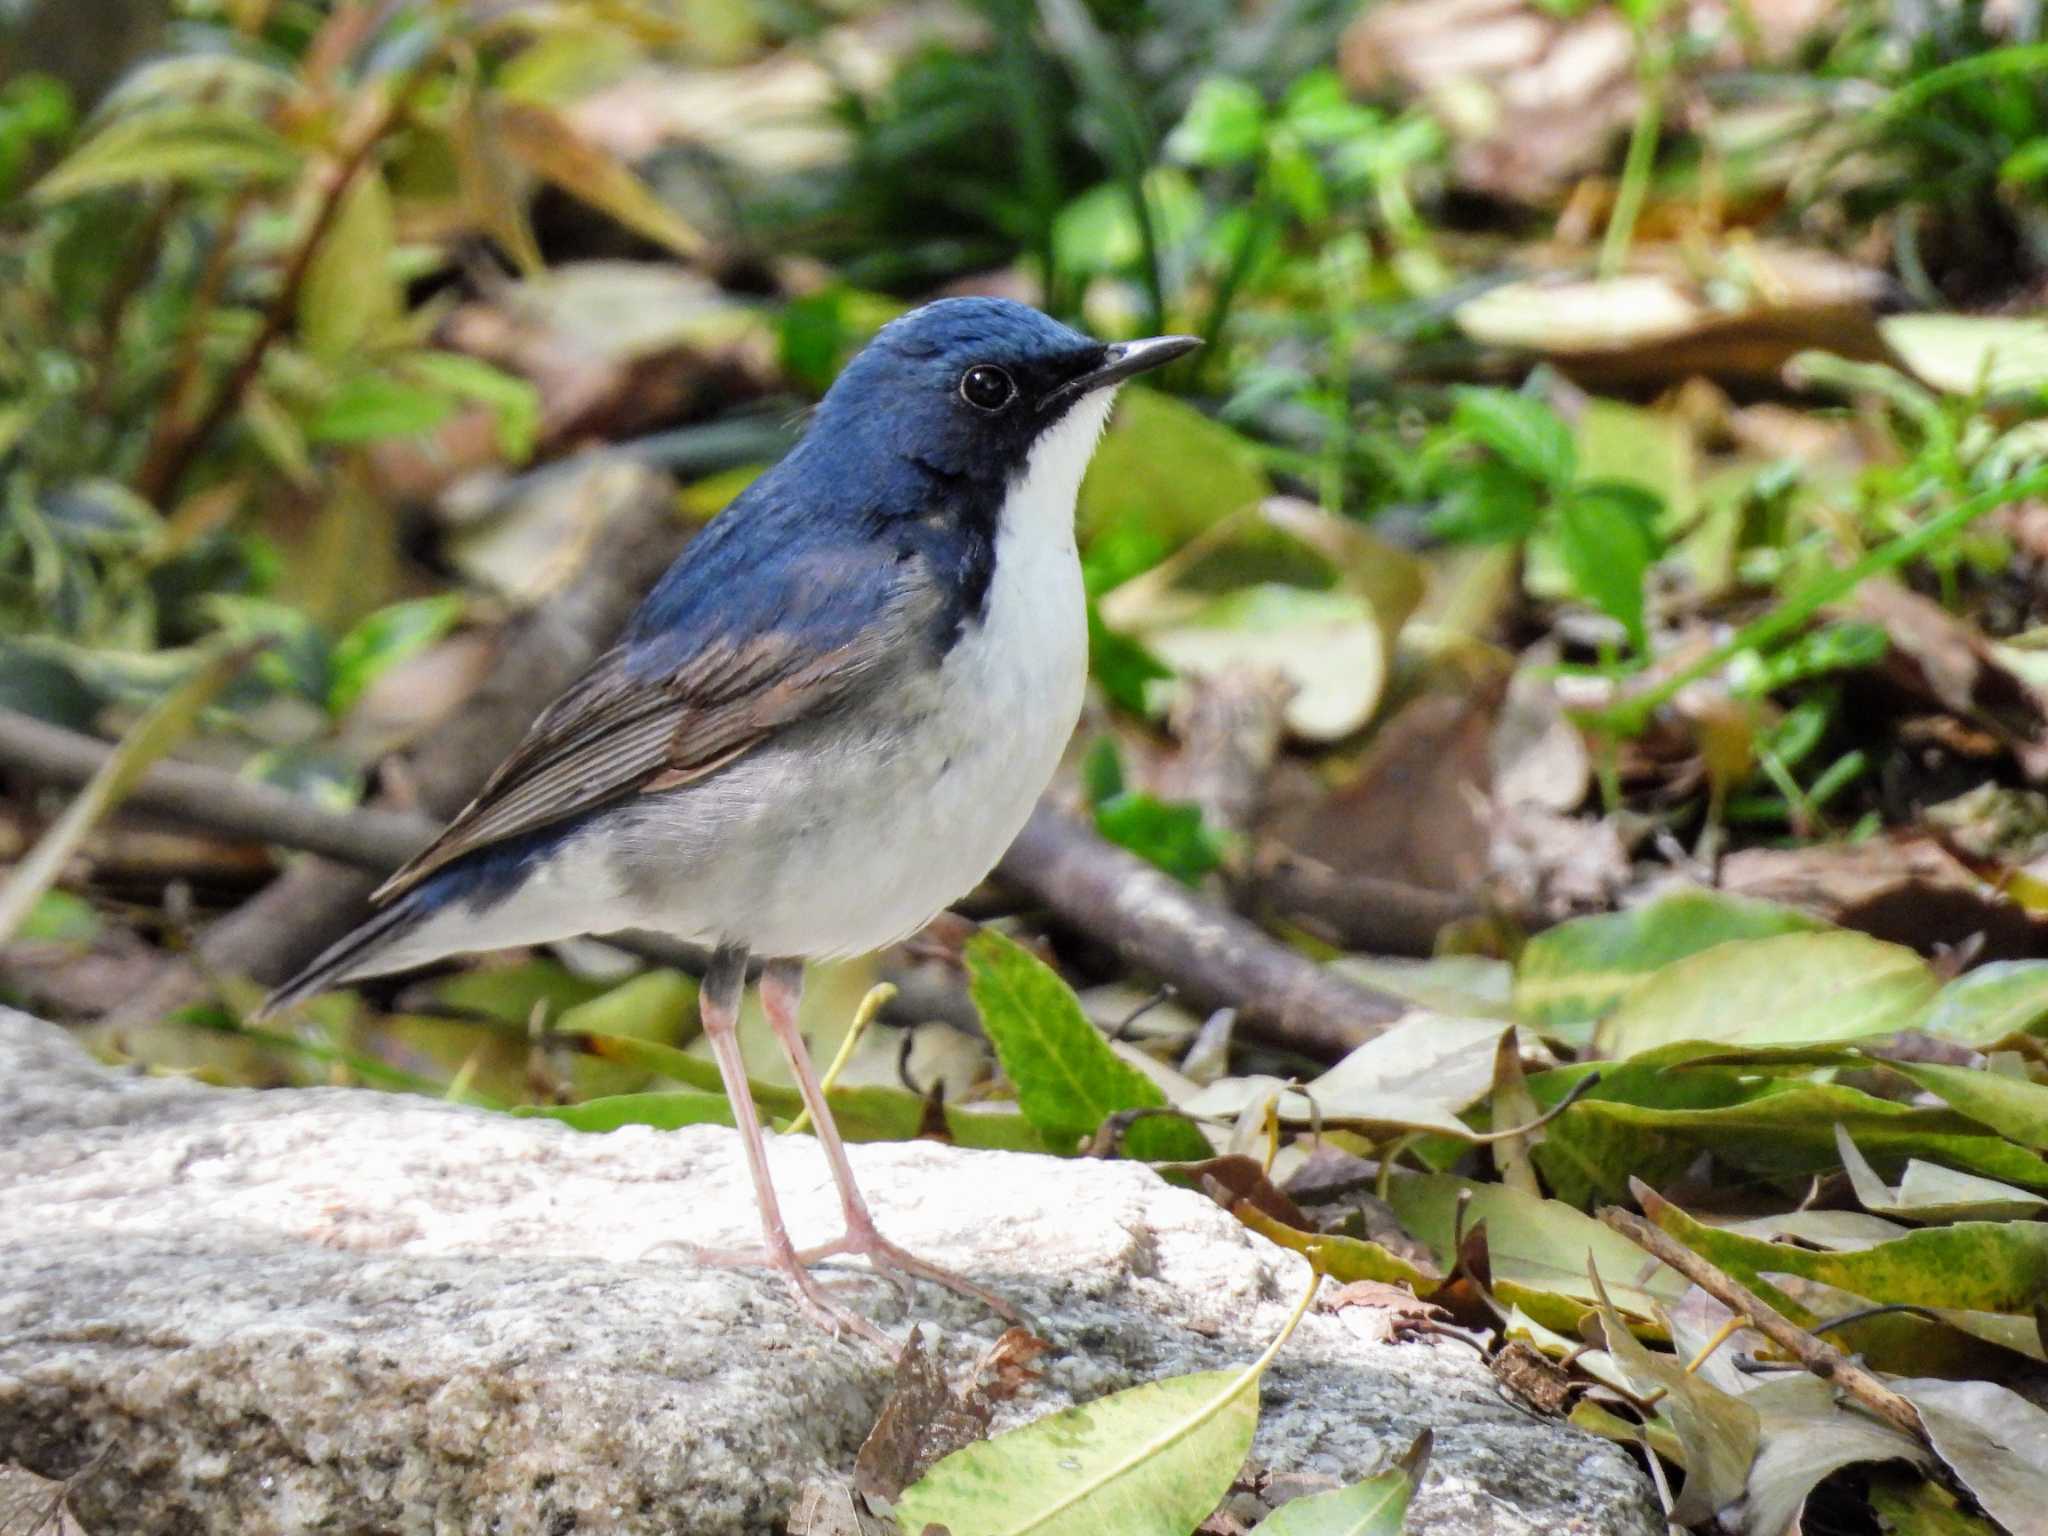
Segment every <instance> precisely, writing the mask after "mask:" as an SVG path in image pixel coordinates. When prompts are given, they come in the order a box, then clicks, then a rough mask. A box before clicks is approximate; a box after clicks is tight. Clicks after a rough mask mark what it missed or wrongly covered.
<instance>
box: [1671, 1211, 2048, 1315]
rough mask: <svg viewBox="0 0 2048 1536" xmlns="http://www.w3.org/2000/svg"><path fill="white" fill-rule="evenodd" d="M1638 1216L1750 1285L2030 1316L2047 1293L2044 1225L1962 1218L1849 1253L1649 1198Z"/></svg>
mask: <svg viewBox="0 0 2048 1536" xmlns="http://www.w3.org/2000/svg"><path fill="white" fill-rule="evenodd" d="M1643 1211H1644V1214H1645V1215H1647V1216H1648V1217H1649V1218H1650V1219H1651V1220H1652V1221H1654V1222H1656V1224H1657V1225H1658V1226H1660V1227H1662V1228H1663V1229H1664V1230H1665V1231H1666V1232H1669V1233H1670V1234H1671V1235H1672V1236H1673V1237H1675V1238H1677V1239H1678V1240H1679V1241H1680V1242H1682V1243H1684V1244H1685V1245H1686V1246H1687V1247H1688V1248H1690V1249H1692V1250H1693V1252H1695V1253H1697V1254H1699V1255H1700V1256H1701V1257H1703V1258H1706V1259H1709V1260H1711V1261H1712V1262H1714V1263H1715V1264H1717V1265H1719V1266H1720V1267H1721V1268H1722V1269H1725V1270H1727V1271H1728V1273H1729V1274H1731V1275H1733V1276H1735V1278H1736V1279H1738V1280H1741V1281H1743V1282H1744V1283H1745V1284H1748V1285H1751V1286H1758V1285H1768V1284H1769V1282H1768V1281H1765V1280H1764V1279H1763V1277H1764V1276H1766V1275H1771V1274H1781V1275H1796V1276H1798V1277H1799V1278H1800V1279H1803V1280H1815V1281H1818V1282H1820V1283H1821V1284H1822V1285H1831V1286H1835V1287H1837V1288H1838V1289H1840V1290H1844V1291H1852V1292H1854V1293H1855V1294H1856V1295H1858V1296H1862V1297H1866V1298H1868V1299H1869V1300H1871V1301H1874V1302H1879V1303H1894V1302H1895V1303H1899V1304H1901V1305H1907V1306H1923V1307H1940V1308H1945V1309H1952V1310H1955V1311H1967V1312H2013V1313H2022V1314H2026V1315H2029V1316H2031V1315H2032V1313H2033V1310H2034V1306H2035V1303H2036V1302H2037V1301H2038V1300H2039V1299H2040V1297H2041V1296H2042V1295H2043V1294H2044V1292H2048V1225H2044V1224H2042V1223H2040V1222H2031V1221H1964V1222H1957V1223H1956V1224H1955V1225H1953V1226H1947V1227H1926V1228H1923V1229H1921V1230H1920V1231H1918V1232H1909V1233H1908V1234H1907V1235H1906V1236H1904V1237H1901V1238H1896V1239H1894V1240H1893V1241H1891V1242H1888V1243H1878V1244H1876V1245H1875V1246H1873V1247H1869V1248H1862V1249H1858V1250H1856V1251H1855V1252H1852V1253H1819V1252H1815V1251H1814V1250H1813V1249H1811V1248H1802V1247H1798V1246H1796V1245H1794V1244H1790V1243H1769V1242H1764V1241H1762V1240H1761V1239H1759V1238H1754V1237H1744V1236H1742V1235H1740V1234H1739V1233H1735V1232H1729V1231H1725V1230H1723V1229H1721V1228H1718V1227H1710V1226H1708V1225H1706V1224H1705V1223H1704V1222H1700V1221H1696V1220H1694V1219H1693V1218H1692V1217H1691V1216H1688V1215H1687V1214H1686V1213H1685V1212H1684V1211H1681V1210H1680V1209H1679V1208H1678V1207H1677V1206H1675V1205H1673V1204H1671V1203H1670V1202H1669V1201H1667V1200H1662V1199H1659V1198H1658V1197H1657V1196H1655V1195H1654V1194H1653V1195H1649V1196H1648V1198H1647V1199H1646V1200H1645V1202H1644V1205H1643Z"/></svg>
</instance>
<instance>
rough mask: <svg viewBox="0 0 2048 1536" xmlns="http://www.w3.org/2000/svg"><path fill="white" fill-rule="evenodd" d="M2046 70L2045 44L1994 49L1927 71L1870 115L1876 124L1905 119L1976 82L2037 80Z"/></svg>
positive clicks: (1901, 88)
mask: <svg viewBox="0 0 2048 1536" xmlns="http://www.w3.org/2000/svg"><path fill="white" fill-rule="evenodd" d="M2044 70H2048V43H2029V44H2027V45H2025V46H2023V47H2017V48H1995V49H1993V50H1992V51H1991V52H1989V53H1980V54H1976V55H1973V56H1972V57H1970V58H1967V59H1958V60H1956V61H1955V62H1954V63H1953V64H1944V65H1942V66H1941V68H1939V69H1930V70H1929V71H1928V72H1927V73H1926V74H1924V75H1922V76H1920V77H1919V78H1918V79H1916V80H1910V81H1908V82H1907V83H1906V84H1904V85H1902V86H1900V87H1899V88H1898V89H1897V90H1896V91H1893V92H1892V94H1891V95H1890V96H1888V97H1886V98H1885V100H1884V102H1883V104H1882V105H1880V106H1879V107H1878V109H1877V111H1876V113H1875V114H1874V116H1875V118H1876V120H1877V121H1878V122H1884V121H1885V120H1887V119H1889V118H1894V117H1905V116H1907V115H1909V114H1911V113H1914V112H1917V111H1919V110H1920V109H1921V108H1922V107H1924V106H1926V105H1927V103H1928V102H1930V101H1932V100H1933V99H1934V98H1935V97H1936V96H1940V95H1942V94H1943V93H1945V92H1948V91H1952V90H1954V89H1955V88H1956V87H1957V86H1959V85H1970V84H1972V83H1974V82H1975V81H1978V80H1995V79H1997V78H1998V77H1999V76H2001V75H2019V76H2021V77H2023V78H2026V77H2034V76H2038V75H2039V74H2040V73H2041V72H2042V71H2044Z"/></svg>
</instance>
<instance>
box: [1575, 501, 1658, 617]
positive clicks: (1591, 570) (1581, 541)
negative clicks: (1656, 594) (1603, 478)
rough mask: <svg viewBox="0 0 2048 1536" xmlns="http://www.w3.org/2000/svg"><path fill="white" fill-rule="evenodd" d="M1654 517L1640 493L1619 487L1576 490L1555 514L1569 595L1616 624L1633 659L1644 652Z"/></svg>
mask: <svg viewBox="0 0 2048 1536" xmlns="http://www.w3.org/2000/svg"><path fill="white" fill-rule="evenodd" d="M1654 515H1655V514H1654V509H1652V510H1651V511H1650V512H1649V514H1648V515H1646V513H1645V506H1644V496H1643V493H1642V492H1640V491H1637V490H1634V489H1633V488H1631V487H1628V486H1621V485H1588V486H1581V487H1580V488H1579V489H1578V490H1576V491H1573V492H1572V493H1571V495H1570V496H1569V497H1567V498H1566V500H1565V502H1564V504H1563V506H1562V507H1560V508H1559V511H1558V524H1557V552H1558V558H1559V559H1560V560H1562V561H1563V563H1564V569H1565V574H1566V575H1567V576H1569V577H1570V578H1571V584H1572V590H1573V591H1574V592H1575V593H1577V594H1578V595H1579V596H1580V597H1581V598H1584V599H1585V600H1586V601H1587V602H1589V603H1591V604H1593V606H1594V607H1596V608H1598V609H1600V610H1601V611H1602V612H1604V613H1606V614H1607V615H1608V616H1609V617H1610V618H1613V619H1616V620H1618V621H1619V622H1620V623H1621V626H1622V628H1624V629H1626V630H1627V631H1628V638H1629V643H1630V644H1631V645H1633V646H1634V647H1635V649H1636V651H1637V653H1638V654H1641V653H1642V652H1643V651H1645V650H1646V649H1647V648H1648V646H1649V636H1648V634H1647V633H1646V632H1645V630H1644V628H1643V581H1644V578H1645V577H1647V576H1648V575H1649V572H1650V567H1651V565H1653V564H1654V563H1655V562H1656V558H1657V543H1656V537H1655V535H1654V534H1653V533H1652V532H1651V524H1650V518H1651V517H1653V516H1654Z"/></svg>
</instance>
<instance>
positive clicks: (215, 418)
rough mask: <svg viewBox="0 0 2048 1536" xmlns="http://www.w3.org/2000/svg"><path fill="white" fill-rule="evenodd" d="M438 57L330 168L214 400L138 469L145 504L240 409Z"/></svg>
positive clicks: (166, 489)
mask: <svg viewBox="0 0 2048 1536" xmlns="http://www.w3.org/2000/svg"><path fill="white" fill-rule="evenodd" d="M438 58H439V55H438V54H437V53H436V54H430V55H429V56H428V58H427V59H426V60H423V61H422V62H421V64H420V65H418V66H417V67H415V68H414V70H413V71H412V73H411V74H410V75H409V76H407V78H406V80H405V83H404V84H403V85H401V86H400V87H399V89H398V90H397V91H396V92H395V93H394V94H393V95H392V97H391V99H390V101H388V102H387V103H385V105H384V106H383V107H382V108H381V109H380V110H379V111H378V112H377V114H376V115H375V116H374V117H373V118H372V119H371V120H370V123H369V126H368V127H366V128H365V129H363V131H362V132H361V133H359V134H358V135H357V137H356V140H355V142H354V143H353V144H351V145H350V146H349V147H348V149H347V150H346V151H345V152H344V153H343V155H342V156H341V158H340V160H339V161H338V162H337V163H336V164H335V166H334V169H333V170H332V171H331V172H330V173H329V175H328V179H327V184H326V186H325V187H323V188H322V189H321V195H320V202H319V204H318V206H317V207H316V208H315V209H314V211H313V222H312V224H311V225H310V226H308V228H307V230H306V233H305V236H304V238H303V239H301V240H300V241H299V243H298V246H297V247H296V248H295V249H294V250H293V251H292V255H291V260H290V262H289V263H288V264H287V265H286V267H285V271H284V277H283V278H282V280H281V281H280V282H279V283H278V285H277V293H276V295H275V296H274V297H273V298H272V299H271V301H270V307H269V308H268V309H267V310H265V311H264V313H263V323H262V325H260V326H259V327H258V328H257V331H256V334H255V335H254V336H252V337H251V338H250V339H249V345H248V346H247V347H245V348H244V349H243V351H242V355H241V357H240V358H239V359H238V360H237V361H236V363H235V366H234V367H233V368H232V369H231V370H230V371H229V373H228V376H227V379H226V380H225V381H224V382H223V383H222V385H221V387H220V389H219V390H218V392H216V393H215V395H214V397H213V403H212V404H211V405H209V406H208V407H207V408H206V411H205V413H204V414H203V415H202V416H201V417H200V418H199V420H198V422H197V423H196V424H195V425H194V426H193V427H192V429H191V430H190V431H188V432H184V433H182V434H180V435H178V436H177V437H175V438H173V439H172V440H171V441H170V442H169V443H168V444H167V445H165V446H164V448H163V449H162V451H161V453H159V454H156V455H153V456H152V458H151V459H150V461H149V462H148V463H146V464H144V466H143V471H142V473H141V474H140V475H138V476H137V479H136V489H137V490H138V491H139V492H140V493H141V494H142V495H143V496H144V497H146V498H147V499H148V500H150V501H152V502H158V503H161V501H162V500H163V499H164V498H165V497H167V496H169V495H170V494H171V493H172V492H174V491H175V490H176V489H177V487H178V482H179V481H180V480H182V479H183V478H184V475H185V471H186V470H187V469H189V468H191V466H192V462H193V460H194V459H196V458H197V457H198V456H199V454H200V453H201V451H202V450H204V449H205V447H206V445H207V444H208V443H209V442H211V441H212V440H213V436H214V434H215V433H216V432H218V431H219V430H220V429H221V427H222V426H224V425H225V424H226V422H227V420H228V418H229V417H230V416H232V415H234V413H235V412H236V411H237V410H239V409H240V408H241V404H242V397H243V396H244V395H246V394H247V393H248V391H249V386H250V385H251V384H253V383H255V381H256V375H257V373H258V372H260V371H261V369H262V367H263V359H264V358H265V357H267V356H268V355H269V353H270V349H271V347H272V346H273V345H274V344H275V343H276V342H277V340H278V338H279V337H281V336H282V335H283V334H284V333H285V330H286V328H287V327H288V326H290V324H291V323H292V317H293V316H294V315H295V314H297V312H298V307H299V290H300V289H301V288H303V287H304V286H305V282H306V274H307V273H308V272H310V271H311V270H312V267H313V259H314V257H316V256H317V255H318V254H319V253H320V244H321V242H322V241H324V240H325V239H326V238H327V232H328V230H329V229H331V228H333V226H334V221H335V219H336V218H338V217H339V216H340V214H341V207H342V203H343V202H344V201H345V200H346V199H347V196H348V190H349V188H350V186H351V185H353V184H354V182H355V179H356V177H357V176H358V175H359V174H360V173H361V171H362V169H363V167H364V166H365V165H366V164H367V163H368V162H369V159H370V157H371V156H372V155H373V154H375V153H376V150H377V146H378V145H379V144H381V143H382V142H383V141H384V139H385V137H386V136H387V135H388V134H389V133H390V132H391V131H392V129H394V128H396V127H397V126H398V124H399V123H400V121H402V120H403V118H404V116H405V114H406V111H407V110H408V109H409V108H410V107H411V105H412V100H413V97H414V96H415V95H417V94H418V92H419V91H420V89H421V88H422V87H423V86H425V84H426V83H427V78H428V76H429V74H430V73H431V67H430V66H431V65H432V64H434V63H436V62H438Z"/></svg>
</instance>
